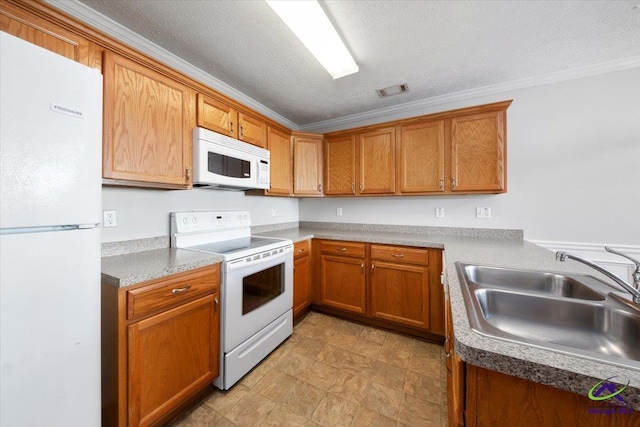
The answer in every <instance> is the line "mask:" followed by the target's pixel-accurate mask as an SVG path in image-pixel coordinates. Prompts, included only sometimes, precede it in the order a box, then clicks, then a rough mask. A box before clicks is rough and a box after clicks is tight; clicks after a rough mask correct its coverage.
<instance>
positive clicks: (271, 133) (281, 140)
mask: <svg viewBox="0 0 640 427" xmlns="http://www.w3.org/2000/svg"><path fill="white" fill-rule="evenodd" d="M267 148H268V150H269V152H270V153H271V156H270V162H271V163H270V171H271V188H269V190H267V194H268V195H278V196H289V195H291V193H292V192H293V185H292V178H293V158H292V155H293V148H292V145H291V135H290V134H287V133H285V132H282V131H280V130H278V129H275V128H272V127H271V126H269V128H268V130H267Z"/></svg>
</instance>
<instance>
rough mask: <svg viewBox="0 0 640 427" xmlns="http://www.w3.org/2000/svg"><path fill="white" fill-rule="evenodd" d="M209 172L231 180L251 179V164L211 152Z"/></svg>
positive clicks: (208, 162)
mask: <svg viewBox="0 0 640 427" xmlns="http://www.w3.org/2000/svg"><path fill="white" fill-rule="evenodd" d="M207 170H208V171H209V172H212V173H215V174H216V175H222V176H227V177H229V178H251V162H249V161H247V160H243V159H238V158H235V157H231V156H225V155H224V154H218V153H212V152H211V151H209V152H208V156H207Z"/></svg>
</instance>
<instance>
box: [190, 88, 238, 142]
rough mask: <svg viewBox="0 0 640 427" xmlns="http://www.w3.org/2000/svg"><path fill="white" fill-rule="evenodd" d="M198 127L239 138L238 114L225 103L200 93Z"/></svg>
mask: <svg viewBox="0 0 640 427" xmlns="http://www.w3.org/2000/svg"><path fill="white" fill-rule="evenodd" d="M198 126H199V127H202V128H205V129H209V130H212V131H214V132H218V133H221V134H223V135H227V136H230V137H232V138H238V112H237V111H236V110H234V109H233V108H231V107H230V106H228V105H227V104H225V103H224V102H221V101H218V100H217V99H213V98H211V97H209V96H207V95H204V94H202V93H199V94H198Z"/></svg>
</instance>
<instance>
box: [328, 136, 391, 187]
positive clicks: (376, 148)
mask: <svg viewBox="0 0 640 427" xmlns="http://www.w3.org/2000/svg"><path fill="white" fill-rule="evenodd" d="M395 144H396V129H395V128H386V129H380V130H376V131H372V132H365V133H361V134H351V135H338V136H336V137H331V138H327V140H326V142H325V149H324V152H325V172H326V173H325V175H326V178H325V194H327V195H359V194H393V193H394V192H395V183H396V178H395V173H396V165H395V152H396V147H395Z"/></svg>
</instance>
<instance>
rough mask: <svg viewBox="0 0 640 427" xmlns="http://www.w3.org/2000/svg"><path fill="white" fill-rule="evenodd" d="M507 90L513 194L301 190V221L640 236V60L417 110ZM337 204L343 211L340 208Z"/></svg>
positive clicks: (635, 239) (606, 238)
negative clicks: (315, 193)
mask: <svg viewBox="0 0 640 427" xmlns="http://www.w3.org/2000/svg"><path fill="white" fill-rule="evenodd" d="M506 99H513V103H512V104H511V106H510V107H509V109H508V111H507V117H508V119H507V129H508V130H507V134H508V138H507V139H508V143H507V147H508V149H507V155H508V192H507V193H506V194H500V195H477V196H421V197H418V196H416V197H402V198H399V197H377V198H373V197H372V198H357V199H356V198H332V199H328V198H327V199H304V200H301V201H300V221H335V222H361V223H385V224H389V223H393V224H410V225H432V226H459V227H486V228H521V229H523V230H524V233H525V238H526V239H528V240H546V241H565V242H601V243H610V244H621V245H625V244H626V245H634V246H636V245H640V69H639V68H635V69H630V70H624V71H617V72H613V73H608V74H602V75H598V76H594V77H587V78H581V79H576V80H571V81H565V82H561V83H554V84H547V85H543V86H537V87H532V88H527V89H521V90H514V91H510V92H504V93H501V94H497V95H491V96H485V97H481V98H476V99H471V100H466V101H464V102H455V103H450V104H446V105H440V106H438V107H437V108H436V107H434V108H430V109H429V110H426V109H425V110H424V111H420V112H416V114H415V115H419V114H428V113H432V112H436V111H445V110H450V109H454V108H460V107H465V106H471V105H479V104H484V103H489V102H496V101H501V100H506ZM397 118H399V117H389V118H388V119H389V120H391V119H397ZM364 124H368V123H366V122H364V121H363V122H361V123H356V124H354V125H351V126H349V127H355V126H359V125H364ZM484 206H488V207H491V209H492V216H493V217H492V218H491V219H482V220H481V219H476V218H475V207H484ZM337 207H341V208H342V209H343V216H341V217H338V216H336V208H337ZM436 207H443V208H444V210H445V218H443V219H436V218H435V215H434V209H435V208H436Z"/></svg>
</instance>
